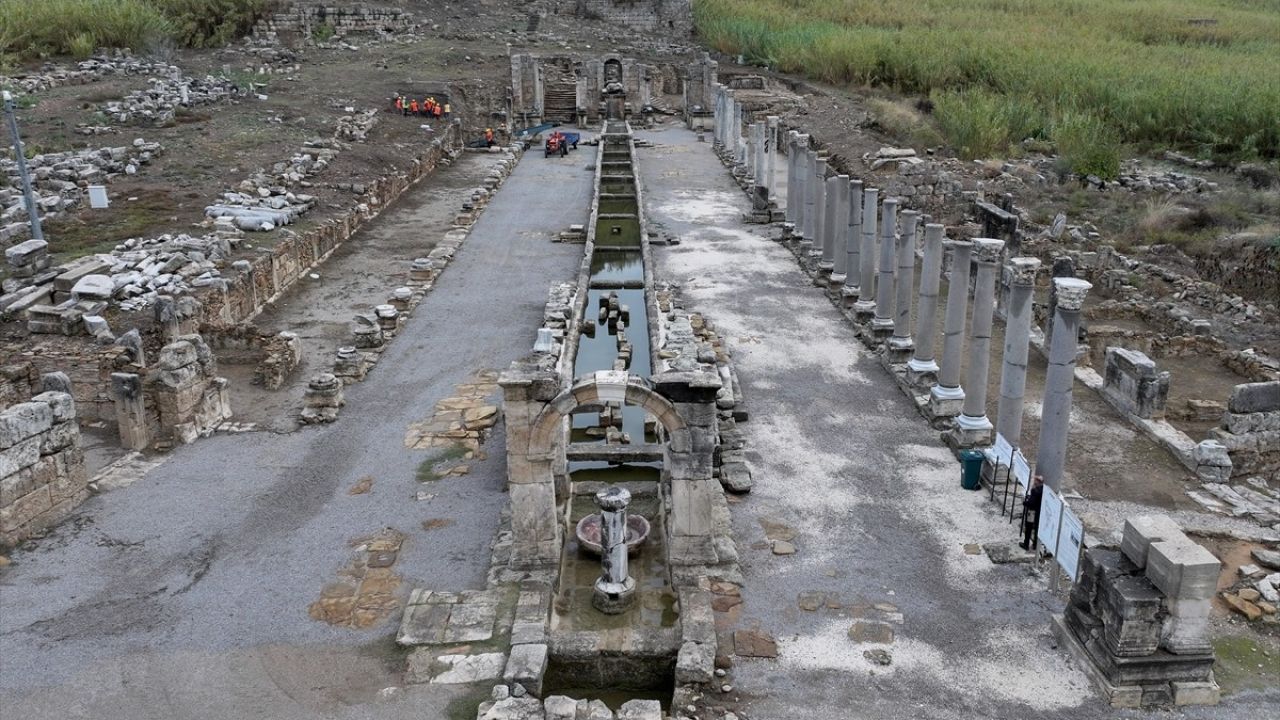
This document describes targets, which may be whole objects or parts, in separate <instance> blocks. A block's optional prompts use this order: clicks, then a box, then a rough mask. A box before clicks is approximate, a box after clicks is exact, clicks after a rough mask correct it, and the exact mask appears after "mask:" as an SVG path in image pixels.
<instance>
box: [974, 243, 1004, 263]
mask: <svg viewBox="0 0 1280 720" xmlns="http://www.w3.org/2000/svg"><path fill="white" fill-rule="evenodd" d="M973 249H974V251H975V252H974V255H975V257H974V260H975V261H977V262H979V263H983V264H988V263H989V264H995V263H998V262H1000V253H1001V252H1003V251H1004V241H1003V240H996V239H994V238H977V239H976V240H974V241H973Z"/></svg>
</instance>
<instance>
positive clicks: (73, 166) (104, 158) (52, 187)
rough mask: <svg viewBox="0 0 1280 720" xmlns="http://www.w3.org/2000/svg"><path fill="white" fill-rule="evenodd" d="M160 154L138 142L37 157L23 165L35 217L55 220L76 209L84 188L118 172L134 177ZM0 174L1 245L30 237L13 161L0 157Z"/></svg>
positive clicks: (155, 147) (159, 150)
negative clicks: (30, 184)
mask: <svg viewBox="0 0 1280 720" xmlns="http://www.w3.org/2000/svg"><path fill="white" fill-rule="evenodd" d="M163 151H164V148H163V147H162V146H161V145H160V143H154V142H147V141H145V140H143V139H142V138H138V139H136V140H134V141H133V143H132V144H131V145H126V146H121V147H104V148H98V149H94V150H71V151H67V152H60V153H46V154H41V155H36V156H35V157H33V158H32V159H31V160H29V161H28V162H27V169H28V171H29V172H30V174H31V178H32V181H33V184H34V190H35V193H36V196H37V198H36V204H37V206H38V207H39V210H40V216H41V217H42V218H44V217H57V216H58V215H59V214H60V213H63V212H66V211H67V210H70V209H73V208H75V207H78V206H79V205H80V203H81V202H82V200H83V197H84V192H85V188H86V187H87V186H89V185H96V184H101V183H104V182H107V181H109V180H111V179H112V178H115V177H118V176H119V175H121V174H122V173H123V174H125V175H133V174H135V173H137V172H138V169H139V168H140V167H142V166H143V165H145V164H147V163H149V162H151V160H152V159H154V158H155V157H156V156H158V155H159V154H160V153H162V152H163ZM0 173H3V174H4V176H5V184H6V186H5V187H0V244H8V243H9V242H12V241H13V240H15V239H19V238H22V237H26V236H27V235H29V234H30V232H31V223H30V221H29V220H28V219H27V209H26V205H25V203H24V200H23V196H22V182H21V179H20V177H19V175H18V165H17V163H16V162H14V161H12V160H8V159H0Z"/></svg>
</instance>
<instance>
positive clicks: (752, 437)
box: [639, 130, 1266, 719]
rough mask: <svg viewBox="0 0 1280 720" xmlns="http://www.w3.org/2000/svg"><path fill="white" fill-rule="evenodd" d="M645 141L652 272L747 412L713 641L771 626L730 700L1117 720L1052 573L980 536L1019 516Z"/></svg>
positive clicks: (829, 318) (667, 144)
mask: <svg viewBox="0 0 1280 720" xmlns="http://www.w3.org/2000/svg"><path fill="white" fill-rule="evenodd" d="M641 137H643V138H645V139H648V140H651V141H652V142H653V143H654V147H653V148H644V149H641V150H640V151H639V167H640V172H641V176H642V180H643V183H644V192H645V198H646V201H647V203H648V206H649V207H648V210H649V212H650V217H651V219H652V220H653V221H654V223H655V225H656V226H657V228H656V229H657V230H658V231H659V233H660V234H671V235H674V236H677V237H679V238H680V241H681V242H680V244H679V245H678V246H674V247H670V248H658V249H657V250H656V252H655V255H656V257H657V258H658V273H657V274H658V277H660V278H663V279H667V280H670V281H672V282H676V283H680V284H682V285H683V297H684V299H685V303H686V306H687V307H688V308H689V309H690V310H693V311H698V312H702V313H704V314H705V315H706V317H707V319H708V320H709V321H711V322H713V323H715V324H716V326H717V329H718V331H719V333H720V334H721V336H722V337H725V338H726V339H727V342H728V345H729V348H730V351H731V352H732V354H733V357H734V359H735V362H736V367H737V371H738V374H739V377H740V379H741V381H742V383H743V386H744V387H743V390H744V395H745V399H746V404H747V406H748V408H749V409H750V412H751V420H750V421H749V422H746V423H743V424H742V425H741V427H742V428H743V430H744V432H745V434H746V439H747V453H748V459H749V461H750V464H751V466H752V470H753V473H754V478H755V481H756V485H755V489H754V490H753V491H752V493H751V494H750V495H749V496H747V497H746V498H745V499H744V500H742V501H741V502H738V503H734V504H733V505H731V509H732V513H733V524H734V531H735V535H736V538H735V539H736V541H737V543H738V548H739V552H740V554H741V560H742V569H743V574H744V576H745V579H746V584H745V586H744V587H743V589H742V591H741V596H742V601H743V602H742V604H741V605H740V606H736V607H734V608H732V610H731V611H730V612H728V613H720V618H719V620H720V626H721V630H722V634H721V637H722V640H721V651H722V652H725V651H726V649H727V648H730V647H733V645H734V643H732V642H729V643H726V639H727V634H728V633H727V631H729V630H733V629H739V630H745V631H748V632H747V633H745V634H744V633H741V632H739V633H736V634H735V636H734V640H735V641H736V640H739V639H740V638H746V640H747V641H748V642H747V643H746V644H747V645H748V647H747V648H745V649H746V652H745V653H744V652H741V651H739V655H744V654H745V655H753V654H756V651H757V650H758V646H759V642H758V640H759V638H760V637H761V635H768V636H772V637H773V638H775V639H776V640H777V654H778V657H777V658H776V659H768V658H759V657H750V658H745V657H741V656H739V657H735V658H734V661H735V669H734V670H733V671H732V674H731V676H730V680H731V681H732V684H733V685H734V687H735V690H734V692H733V693H730V697H731V698H735V697H736V698H739V699H740V700H741V705H740V707H741V709H742V710H744V711H745V712H746V714H747V715H748V716H749V717H751V718H753V719H754V718H760V719H764V718H770V719H784V718H843V717H849V718H860V719H861V718H895V719H899V718H904V717H928V718H976V717H1001V718H1041V717H1045V718H1047V717H1055V718H1058V717H1060V718H1082V717H1114V716H1115V714H1114V713H1113V712H1112V711H1111V710H1110V709H1109V708H1107V707H1106V706H1104V705H1103V703H1102V702H1101V701H1099V699H1098V698H1097V696H1096V694H1095V693H1094V691H1093V689H1092V687H1091V686H1090V685H1089V683H1088V682H1087V680H1086V678H1085V677H1084V675H1083V674H1082V673H1080V672H1079V671H1077V670H1075V669H1073V668H1072V667H1070V666H1069V664H1068V662H1067V656H1066V653H1065V652H1063V651H1060V650H1057V649H1056V648H1055V647H1054V645H1053V640H1052V637H1051V635H1050V632H1049V615H1050V613H1051V612H1053V611H1056V610H1058V609H1060V605H1059V603H1057V602H1056V601H1054V599H1053V598H1052V596H1051V595H1050V594H1049V593H1048V592H1047V590H1046V585H1047V583H1046V580H1045V579H1044V578H1043V577H1040V576H1036V575H1034V574H1033V573H1032V571H1031V570H1030V568H1031V566H1030V565H1026V564H1015V565H994V564H992V563H991V561H990V560H989V559H988V558H987V556H986V555H985V554H982V553H981V551H980V550H979V549H978V548H977V547H976V546H975V544H979V543H986V542H992V541H1009V540H1012V539H1013V538H1014V533H1015V530H1014V527H1013V526H1011V525H1008V524H1007V522H1006V521H1005V520H1004V519H1001V518H999V517H998V516H996V515H995V513H994V511H993V510H992V509H991V508H992V506H991V505H990V504H988V503H987V502H986V499H985V493H973V492H969V491H965V490H962V489H960V487H959V485H960V482H959V466H958V464H957V463H956V461H955V460H954V459H953V458H952V456H951V455H950V453H949V452H948V451H947V450H946V449H945V448H944V447H943V445H942V444H941V442H940V441H939V439H938V433H937V432H935V431H933V430H930V429H929V428H928V426H927V425H926V424H925V422H924V421H923V420H922V419H921V418H920V417H919V416H918V415H917V413H916V411H915V410H914V409H913V408H912V407H911V405H910V403H909V401H908V400H907V398H906V397H905V396H904V395H902V394H901V393H900V392H899V391H898V389H897V387H896V385H894V383H893V382H892V381H891V380H890V379H889V377H888V376H887V374H886V373H885V372H884V370H883V369H882V368H881V367H880V365H879V363H878V362H877V361H876V360H875V359H874V358H873V357H872V356H870V355H869V354H868V353H867V352H866V351H865V350H864V349H863V348H862V345H861V343H859V342H858V341H857V340H856V339H855V337H854V334H853V331H852V329H851V327H849V326H848V325H847V323H846V322H845V321H844V320H843V319H842V317H841V316H840V315H839V314H838V313H837V311H836V310H835V308H834V307H833V306H832V305H831V304H830V303H829V302H828V301H827V299H826V298H825V297H823V296H822V295H821V293H820V291H819V290H818V289H816V288H814V287H812V285H811V283H810V282H809V279H808V278H807V276H805V275H803V274H802V273H801V272H800V271H799V269H798V268H797V266H796V263H795V260H794V258H793V256H792V255H791V254H790V253H789V252H788V251H787V250H786V249H784V248H783V247H782V246H781V245H779V244H777V243H774V242H772V241H771V240H769V239H766V238H767V237H768V236H769V235H771V234H773V233H776V232H778V228H777V227H772V228H763V227H761V226H752V225H745V224H743V223H742V222H741V217H742V213H743V212H744V211H746V210H747V209H748V207H749V203H748V202H747V199H746V196H745V195H744V194H743V193H742V191H741V190H740V189H739V188H738V187H737V186H736V184H734V183H733V181H732V180H731V179H730V177H729V175H728V173H727V171H726V170H725V169H724V167H723V166H722V165H721V164H720V163H719V161H718V160H717V159H716V158H715V156H714V155H713V153H712V150H711V146H710V144H709V143H698V142H696V139H695V136H694V135H693V134H692V133H689V132H687V131H684V130H666V131H662V132H654V133H642V134H641ZM779 540H782V541H783V542H785V543H789V544H790V546H791V547H786V548H785V550H784V552H785V553H787V554H779V553H778V548H777V545H778V542H779ZM966 545H969V546H970V547H969V548H968V550H969V551H968V552H966V547H965V546H966ZM792 549H794V554H790V552H791V550H792ZM975 551H977V554H973V553H974V552H975ZM753 630H758V631H760V632H759V633H751V632H750V631H753ZM769 649H770V650H771V648H769ZM879 651H887V653H888V655H889V657H890V658H891V660H890V663H891V664H889V665H883V664H880V662H879V661H882V660H883V659H884V656H883V654H882V653H881V652H879ZM765 654H768V653H765ZM1265 706H1266V701H1265V698H1259V697H1257V696H1254V697H1251V698H1246V699H1243V700H1241V701H1236V704H1235V707H1234V709H1233V710H1230V711H1228V712H1226V713H1224V711H1223V709H1222V708H1204V709H1200V710H1196V711H1194V714H1195V715H1196V716H1200V717H1219V716H1226V715H1234V716H1241V717H1249V716H1251V715H1252V714H1254V713H1256V712H1258V711H1260V710H1261V709H1262V708H1264V707H1265Z"/></svg>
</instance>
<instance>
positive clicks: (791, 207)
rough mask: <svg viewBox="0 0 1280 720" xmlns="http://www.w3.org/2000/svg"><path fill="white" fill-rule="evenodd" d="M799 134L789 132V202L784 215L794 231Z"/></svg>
mask: <svg viewBox="0 0 1280 720" xmlns="http://www.w3.org/2000/svg"><path fill="white" fill-rule="evenodd" d="M797 135H799V133H797V132H796V131H795V130H790V131H788V132H787V203H786V205H785V206H783V216H784V217H785V218H786V223H787V224H788V225H790V226H791V228H792V233H794V232H795V226H796V155H797V153H798V150H797V147H798V142H799V141H798V140H797V139H796V136H797Z"/></svg>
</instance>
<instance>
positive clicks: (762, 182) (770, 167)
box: [712, 84, 780, 201]
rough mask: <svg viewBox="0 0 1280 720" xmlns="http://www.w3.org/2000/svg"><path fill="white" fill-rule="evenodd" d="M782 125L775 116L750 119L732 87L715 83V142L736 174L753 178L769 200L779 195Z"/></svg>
mask: <svg viewBox="0 0 1280 720" xmlns="http://www.w3.org/2000/svg"><path fill="white" fill-rule="evenodd" d="M779 125H780V119H779V118H778V116H776V115H770V116H768V117H767V118H766V119H765V120H751V119H750V117H749V113H748V112H746V110H745V109H744V107H743V105H742V103H741V102H739V101H738V100H737V98H736V97H735V96H734V93H733V90H732V89H730V88H728V87H726V86H724V85H720V84H717V85H716V86H715V108H714V117H713V124H712V127H713V132H714V135H715V138H714V139H715V145H716V147H717V149H718V150H719V151H720V152H721V153H722V154H723V155H724V156H725V157H726V159H728V160H729V161H730V162H731V163H732V165H733V169H734V174H735V175H739V176H741V177H745V178H746V179H747V180H748V181H750V183H751V185H752V186H753V187H754V188H756V189H757V194H760V195H762V196H763V197H764V199H765V200H766V201H768V200H770V199H772V198H773V196H774V195H776V181H775V178H776V177H777V159H776V158H777V154H778V129H779ZM761 191H763V192H761Z"/></svg>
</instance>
